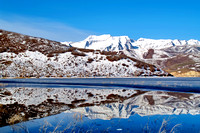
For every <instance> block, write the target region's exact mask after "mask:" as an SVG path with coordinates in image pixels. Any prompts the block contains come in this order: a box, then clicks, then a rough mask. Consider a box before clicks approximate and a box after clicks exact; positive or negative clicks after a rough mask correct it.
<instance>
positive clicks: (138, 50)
mask: <svg viewBox="0 0 200 133" xmlns="http://www.w3.org/2000/svg"><path fill="white" fill-rule="evenodd" d="M63 44H68V45H69V46H74V47H79V48H86V49H96V50H97V49H99V50H106V51H123V52H124V53H125V54H126V55H128V56H130V57H134V58H136V59H138V60H142V61H144V62H148V63H153V64H154V65H156V66H157V67H161V68H163V69H164V70H166V71H168V72H170V73H172V74H173V75H175V76H200V41H198V40H192V39H191V40H188V41H186V40H177V39H176V40H170V39H165V40H164V39H160V40H153V39H145V38H140V39H138V40H136V41H134V40H133V39H130V38H129V37H127V36H117V37H112V36H110V35H101V36H89V37H88V38H86V39H85V40H83V41H80V42H74V43H68V42H64V43H63Z"/></svg>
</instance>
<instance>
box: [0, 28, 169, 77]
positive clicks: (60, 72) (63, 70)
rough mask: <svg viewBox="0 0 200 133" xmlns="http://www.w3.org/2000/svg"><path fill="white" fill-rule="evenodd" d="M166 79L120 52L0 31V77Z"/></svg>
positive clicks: (161, 74)
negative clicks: (149, 77) (74, 45)
mask: <svg viewBox="0 0 200 133" xmlns="http://www.w3.org/2000/svg"><path fill="white" fill-rule="evenodd" d="M133 76H170V74H168V73H167V72H165V71H163V70H162V69H160V68H158V67H156V66H154V65H151V64H150V63H145V62H144V61H141V60H138V59H136V58H133V57H130V56H128V55H127V54H125V53H124V52H123V51H117V52H116V51H105V50H93V49H84V48H75V47H71V46H67V45H65V44H61V43H60V42H56V41H51V40H47V39H43V38H37V37H31V36H26V35H22V34H18V33H14V32H8V31H4V30H0V77H1V78H3V77H15V78H16V77H133Z"/></svg>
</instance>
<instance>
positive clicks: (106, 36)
mask: <svg viewBox="0 0 200 133" xmlns="http://www.w3.org/2000/svg"><path fill="white" fill-rule="evenodd" d="M110 37H111V35H110V34H104V35H100V36H97V35H90V36H88V37H87V38H86V39H85V40H86V41H90V40H95V41H100V40H107V39H108V38H110Z"/></svg>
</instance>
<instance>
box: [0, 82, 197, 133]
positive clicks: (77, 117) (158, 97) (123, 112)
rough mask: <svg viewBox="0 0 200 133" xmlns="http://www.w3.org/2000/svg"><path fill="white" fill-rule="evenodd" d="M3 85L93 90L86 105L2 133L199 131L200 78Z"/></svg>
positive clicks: (79, 105)
mask: <svg viewBox="0 0 200 133" xmlns="http://www.w3.org/2000/svg"><path fill="white" fill-rule="evenodd" d="M0 83H2V84H3V85H2V86H1V88H10V89H16V88H21V87H24V88H25V89H26V88H40V89H43V90H44V89H46V88H53V89H66V90H67V91H70V92H71V91H72V90H74V89H75V90H76V93H79V91H78V90H83V89H84V91H86V90H87V92H88V91H90V92H94V94H93V96H91V97H85V101H84V102H85V103H84V106H82V105H83V104H78V103H76V105H75V106H73V107H71V108H67V109H66V110H62V113H59V114H56V115H51V116H48V117H44V118H40V119H34V120H29V121H27V122H21V123H18V124H15V125H12V126H4V127H1V128H0V132H2V133H4V132H33V133H34V132H131V133H132V132H153V133H154V132H178V133H179V132H181V133H182V132H186V133H187V132H194V133H195V132H200V94H199V92H200V78H109V79H104V78H91V79H90V78H88V79H1V80H0ZM33 90H34V89H33ZM109 90H112V92H111V91H109ZM122 90H123V91H122ZM126 90H127V91H126ZM101 91H102V92H101ZM97 92H98V93H99V94H96V93H97ZM111 93H112V94H114V95H111ZM122 93H123V94H122ZM58 94H59V93H58ZM80 94H81V93H80ZM82 94H83V95H85V94H84V93H82ZM111 96H112V97H111ZM68 97H69V99H73V98H74V99H77V98H78V97H80V96H77V97H76V96H71V97H70V96H68ZM99 97H106V98H107V99H106V100H105V99H104V98H102V99H103V100H102V99H99ZM91 101H92V102H93V103H91ZM105 101H106V102H105ZM70 102H71V101H70ZM87 102H88V103H87ZM87 105H88V106H87ZM58 109H59V108H58Z"/></svg>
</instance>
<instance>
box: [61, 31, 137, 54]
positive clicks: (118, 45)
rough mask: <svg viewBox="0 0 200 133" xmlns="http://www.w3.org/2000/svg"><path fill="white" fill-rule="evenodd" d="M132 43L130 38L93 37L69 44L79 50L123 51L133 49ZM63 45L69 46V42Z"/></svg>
mask: <svg viewBox="0 0 200 133" xmlns="http://www.w3.org/2000/svg"><path fill="white" fill-rule="evenodd" d="M132 42H133V40H131V39H130V38H129V37H128V36H115V37H112V36H111V35H101V36H95V35H91V36H89V37H88V38H86V39H85V40H83V41H80V42H74V43H69V44H70V45H71V46H73V47H78V48H87V49H95V50H97V49H98V50H106V51H119V50H123V49H127V50H129V49H133V48H134V47H133V46H132ZM63 44H67V42H63Z"/></svg>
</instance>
